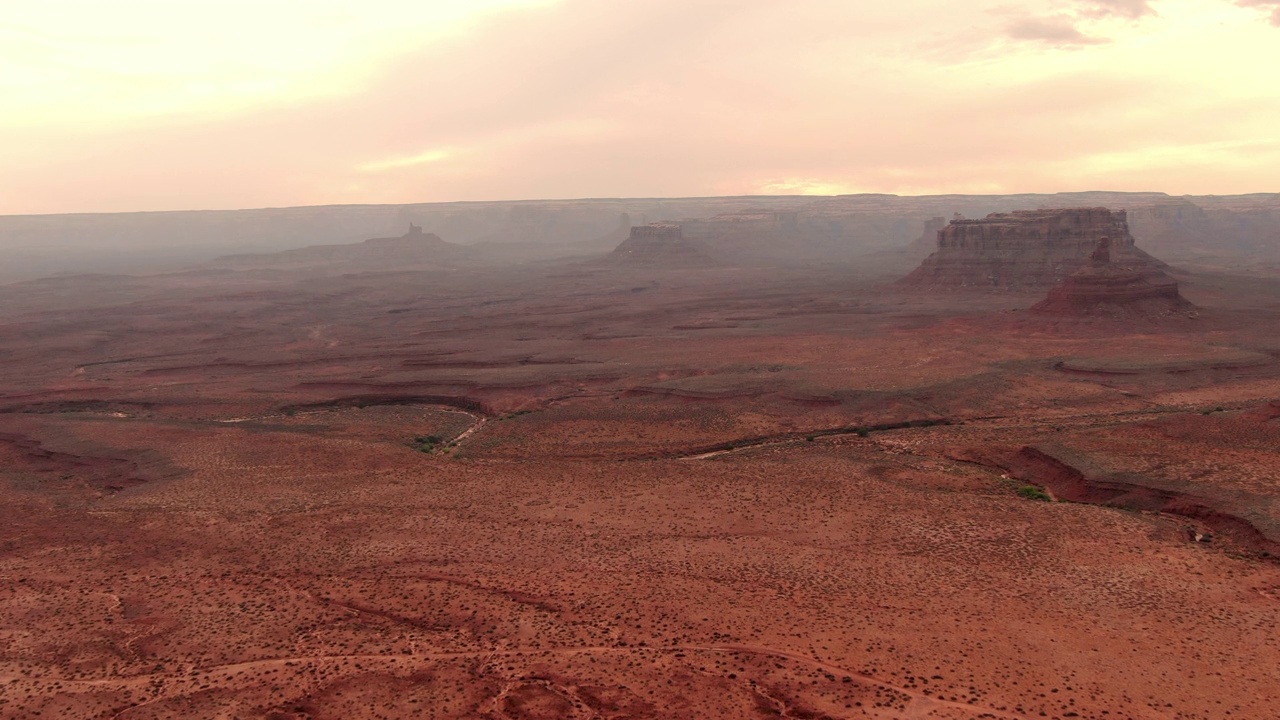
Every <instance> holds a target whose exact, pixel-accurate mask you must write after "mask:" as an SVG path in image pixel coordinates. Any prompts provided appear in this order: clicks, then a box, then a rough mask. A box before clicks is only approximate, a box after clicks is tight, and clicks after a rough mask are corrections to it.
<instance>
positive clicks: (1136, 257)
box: [900, 208, 1165, 290]
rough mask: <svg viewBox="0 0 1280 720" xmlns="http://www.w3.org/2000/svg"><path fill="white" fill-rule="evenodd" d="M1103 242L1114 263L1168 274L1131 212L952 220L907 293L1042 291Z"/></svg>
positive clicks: (915, 273) (913, 276) (1049, 212)
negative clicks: (1132, 223) (1136, 238)
mask: <svg viewBox="0 0 1280 720" xmlns="http://www.w3.org/2000/svg"><path fill="white" fill-rule="evenodd" d="M1103 237H1109V238H1111V239H1112V245H1111V253H1112V255H1113V260H1114V261H1115V262H1116V263H1117V264H1119V265H1121V266H1123V267H1128V268H1132V269H1135V270H1138V271H1140V272H1144V271H1158V270H1160V269H1162V268H1163V267H1165V265H1164V263H1162V262H1160V261H1159V260H1156V259H1155V258H1153V257H1151V256H1150V255H1148V254H1147V253H1145V252H1143V251H1142V250H1139V249H1138V248H1137V247H1135V246H1134V243H1133V236H1132V235H1130V234H1129V225H1128V222H1127V219H1126V216H1125V212H1124V211H1123V210H1120V211H1115V212H1113V211H1111V210H1108V209H1107V208H1070V209H1063V210H1022V211H1017V212H1012V213H993V214H991V215H988V216H987V217H985V218H982V219H981V220H966V219H956V220H952V221H951V222H950V224H948V225H947V226H946V227H944V228H942V229H941V230H939V231H938V247H937V250H936V251H934V253H933V254H932V255H930V256H929V257H928V258H926V259H925V260H924V262H923V263H921V264H920V267H918V268H916V269H915V270H914V271H913V272H911V274H909V275H907V276H906V277H905V278H903V279H902V280H901V281H900V284H901V285H903V286H906V287H915V288H942V289H965V288H979V289H981V288H987V289H1006V290H1017V289H1039V288H1049V287H1053V286H1054V285H1056V284H1058V283H1060V282H1062V281H1063V280H1064V279H1066V277H1067V276H1069V275H1070V274H1072V273H1074V272H1075V271H1077V270H1079V269H1080V268H1081V267H1084V266H1085V265H1086V263H1087V262H1088V258H1089V253H1090V252H1091V251H1092V250H1093V249H1094V248H1095V247H1096V246H1097V244H1098V241H1099V240H1100V239H1101V238H1103Z"/></svg>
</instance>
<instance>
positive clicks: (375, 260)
mask: <svg viewBox="0 0 1280 720" xmlns="http://www.w3.org/2000/svg"><path fill="white" fill-rule="evenodd" d="M471 254H472V253H471V250H470V249H469V248H467V247H466V246H463V245H457V244H454V243H450V242H445V241H444V240H441V239H440V237H439V236H438V235H435V234H433V233H427V232H423V231H422V228H421V227H419V226H417V225H414V224H412V223H410V224H409V231H408V232H406V233H405V234H404V235H401V236H399V237H386V238H373V239H370V240H365V241H364V242H358V243H351V244H347V245H311V246H308V247H303V248H297V249H295V250H285V251H284V252H277V253H254V254H243V255H227V256H224V257H220V258H218V259H216V260H214V261H213V264H215V265H219V266H222V267H232V268H237V269H254V268H272V269H305V268H335V269H343V270H400V269H406V268H412V267H421V266H424V265H441V264H445V265H447V264H450V263H454V262H457V261H460V260H465V259H468V258H469V257H470V256H471Z"/></svg>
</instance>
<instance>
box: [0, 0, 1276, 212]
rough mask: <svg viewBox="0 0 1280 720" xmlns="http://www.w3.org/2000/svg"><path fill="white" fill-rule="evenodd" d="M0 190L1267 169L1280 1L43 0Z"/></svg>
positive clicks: (962, 180)
mask: <svg viewBox="0 0 1280 720" xmlns="http://www.w3.org/2000/svg"><path fill="white" fill-rule="evenodd" d="M14 5H15V6H14V7H7V8H6V10H5V13H4V15H3V17H0V213H37V212H78V211H122V210H158V209H193V208H233V207H261V206H280V205H313V204H327V203H400V202H427V201H437V200H485V199H517V198H555V197H618V196H687V195H725V194H748V193H817V194H831V193H842V192H892V193H901V194H921V193H945V192H964V193H985V192H1055V191H1060V190H1089V189H1098V190H1160V191H1165V192H1169V193H1174V194H1181V193H1196V194H1211V193H1217V194H1228V193H1245V192H1274V191H1280V81H1278V80H1277V68H1280V0H1150V1H1149V2H1147V1H1144V0H1062V1H1051V0H1046V1H1044V2H1023V3H1007V2H999V1H993V2H954V1H952V2H945V1H943V0H898V1H897V2H894V3H881V2H862V1H861V0H788V1H787V2H780V1H779V0H626V1H623V0H467V2H466V3H460V2H457V1H456V0H449V1H448V2H430V1H424V0H416V1H415V0H361V1H359V2H356V1H355V0H305V1H304V0H253V1H250V0H219V2H216V3H212V2H210V3H205V2H195V1H194V0H192V1H191V2H186V1H183V0H165V1H161V0H112V2H109V3H108V2H101V0H44V2H41V3H16V4H14Z"/></svg>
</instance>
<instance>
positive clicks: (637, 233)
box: [608, 223, 715, 267]
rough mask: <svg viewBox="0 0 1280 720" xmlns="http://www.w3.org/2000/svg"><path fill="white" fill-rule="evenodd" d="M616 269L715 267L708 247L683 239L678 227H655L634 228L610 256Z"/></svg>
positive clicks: (699, 242) (672, 225)
mask: <svg viewBox="0 0 1280 720" xmlns="http://www.w3.org/2000/svg"><path fill="white" fill-rule="evenodd" d="M608 262H610V263H611V264H615V265H650V266H672V267H686V266H689V265H712V264H715V261H714V260H713V259H712V258H711V256H710V255H709V254H708V253H707V251H706V247H705V245H704V244H703V243H702V242H701V241H698V240H692V239H689V238H686V237H685V236H684V231H683V230H682V228H681V227H680V225H679V224H678V223H652V224H650V225H637V226H636V227H633V228H631V235H630V237H628V238H627V239H626V240H623V241H622V244H620V245H618V247H617V248H616V249H615V250H614V251H613V252H612V253H610V254H609V257H608Z"/></svg>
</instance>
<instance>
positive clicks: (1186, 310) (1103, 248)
mask: <svg viewBox="0 0 1280 720" xmlns="http://www.w3.org/2000/svg"><path fill="white" fill-rule="evenodd" d="M1111 247H1112V246H1111V239H1110V238H1108V237H1103V238H1100V239H1099V240H1098V245H1097V247H1096V248H1095V249H1094V251H1093V253H1092V254H1091V255H1090V256H1089V262H1088V263H1087V264H1086V265H1085V266H1084V267H1082V268H1080V269H1079V270H1077V271H1076V272H1074V273H1072V274H1071V276H1070V277H1068V278H1067V279H1066V280H1063V281H1062V283H1061V284H1059V285H1058V286H1057V287H1055V288H1053V289H1052V290H1050V291H1049V296H1048V297H1047V298H1045V299H1044V300H1042V301H1040V302H1039V303H1037V304H1036V305H1034V306H1033V307H1032V308H1031V311H1032V312H1035V313H1040V314H1044V315H1069V316H1071V315H1074V316H1081V317H1113V318H1121V319H1140V318H1162V317H1178V316H1183V317H1186V316H1190V315H1193V314H1194V312H1195V310H1196V307H1195V306H1194V305H1192V304H1191V303H1190V302H1188V301H1187V300H1186V299H1185V298H1183V297H1182V295H1181V293H1179V292H1178V283H1177V281H1175V280H1174V279H1173V278H1171V277H1169V276H1168V275H1166V274H1165V273H1163V272H1161V271H1159V270H1152V269H1149V268H1148V269H1145V270H1138V269H1134V268H1131V267H1122V266H1120V265H1117V264H1115V263H1113V262H1112V259H1111Z"/></svg>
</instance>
